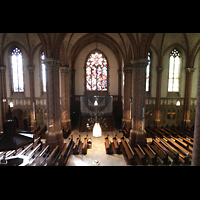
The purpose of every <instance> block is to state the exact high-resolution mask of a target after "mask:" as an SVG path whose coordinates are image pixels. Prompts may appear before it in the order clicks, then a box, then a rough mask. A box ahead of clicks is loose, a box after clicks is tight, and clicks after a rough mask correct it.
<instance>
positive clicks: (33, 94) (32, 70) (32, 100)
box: [27, 65, 37, 130]
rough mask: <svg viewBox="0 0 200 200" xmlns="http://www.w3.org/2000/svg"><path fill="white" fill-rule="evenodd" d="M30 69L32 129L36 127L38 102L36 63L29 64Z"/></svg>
mask: <svg viewBox="0 0 200 200" xmlns="http://www.w3.org/2000/svg"><path fill="white" fill-rule="evenodd" d="M27 68H28V71H29V84H30V108H31V130H33V129H34V128H36V126H37V124H36V118H35V111H36V110H35V109H36V104H35V83H34V70H35V66H34V65H28V66H27Z"/></svg>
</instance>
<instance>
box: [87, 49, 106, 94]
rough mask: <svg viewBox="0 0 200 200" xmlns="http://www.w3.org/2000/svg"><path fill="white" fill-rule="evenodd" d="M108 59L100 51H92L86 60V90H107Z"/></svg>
mask: <svg viewBox="0 0 200 200" xmlns="http://www.w3.org/2000/svg"><path fill="white" fill-rule="evenodd" d="M107 82H108V80H107V60H106V58H105V57H104V56H103V55H102V54H101V53H99V52H95V53H92V54H91V55H90V56H89V58H88V59H87V61H86V90H87V91H107Z"/></svg>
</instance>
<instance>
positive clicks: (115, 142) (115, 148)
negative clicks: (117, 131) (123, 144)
mask: <svg viewBox="0 0 200 200" xmlns="http://www.w3.org/2000/svg"><path fill="white" fill-rule="evenodd" d="M112 147H113V153H116V154H121V153H122V152H121V151H120V144H119V143H118V140H117V135H115V137H114V138H113V143H112Z"/></svg>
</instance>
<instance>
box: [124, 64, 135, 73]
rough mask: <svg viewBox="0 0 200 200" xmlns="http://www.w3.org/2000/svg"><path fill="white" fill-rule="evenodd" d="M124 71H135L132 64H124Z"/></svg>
mask: <svg viewBox="0 0 200 200" xmlns="http://www.w3.org/2000/svg"><path fill="white" fill-rule="evenodd" d="M123 71H124V73H132V71H133V67H132V66H130V65H129V66H124V69H123Z"/></svg>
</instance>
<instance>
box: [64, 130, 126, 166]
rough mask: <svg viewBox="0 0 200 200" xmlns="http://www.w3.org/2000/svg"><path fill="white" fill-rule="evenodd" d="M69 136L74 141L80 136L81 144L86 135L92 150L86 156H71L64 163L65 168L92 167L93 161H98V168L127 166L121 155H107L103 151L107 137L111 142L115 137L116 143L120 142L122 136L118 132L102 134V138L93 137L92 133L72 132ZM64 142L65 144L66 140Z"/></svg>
mask: <svg viewBox="0 0 200 200" xmlns="http://www.w3.org/2000/svg"><path fill="white" fill-rule="evenodd" d="M71 134H72V135H73V140H74V141H76V138H77V137H78V136H79V135H80V136H81V141H82V142H83V140H84V138H85V137H86V136H87V135H88V137H89V138H91V139H92V148H91V149H88V151H87V154H86V155H83V154H79V155H73V154H71V155H70V157H69V159H68V161H67V163H66V166H94V165H93V161H94V160H99V161H100V166H127V165H126V162H125V160H124V157H123V155H122V154H120V155H118V154H112V155H108V154H106V151H105V143H104V142H105V137H107V135H109V139H110V140H111V142H112V138H113V137H114V136H115V135H117V138H118V141H121V140H120V138H121V137H122V136H123V134H122V133H119V131H112V132H109V131H107V132H103V133H102V136H101V137H99V138H95V137H93V135H92V132H78V131H77V130H75V131H72V133H71ZM65 140H66V142H67V140H68V139H65Z"/></svg>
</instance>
